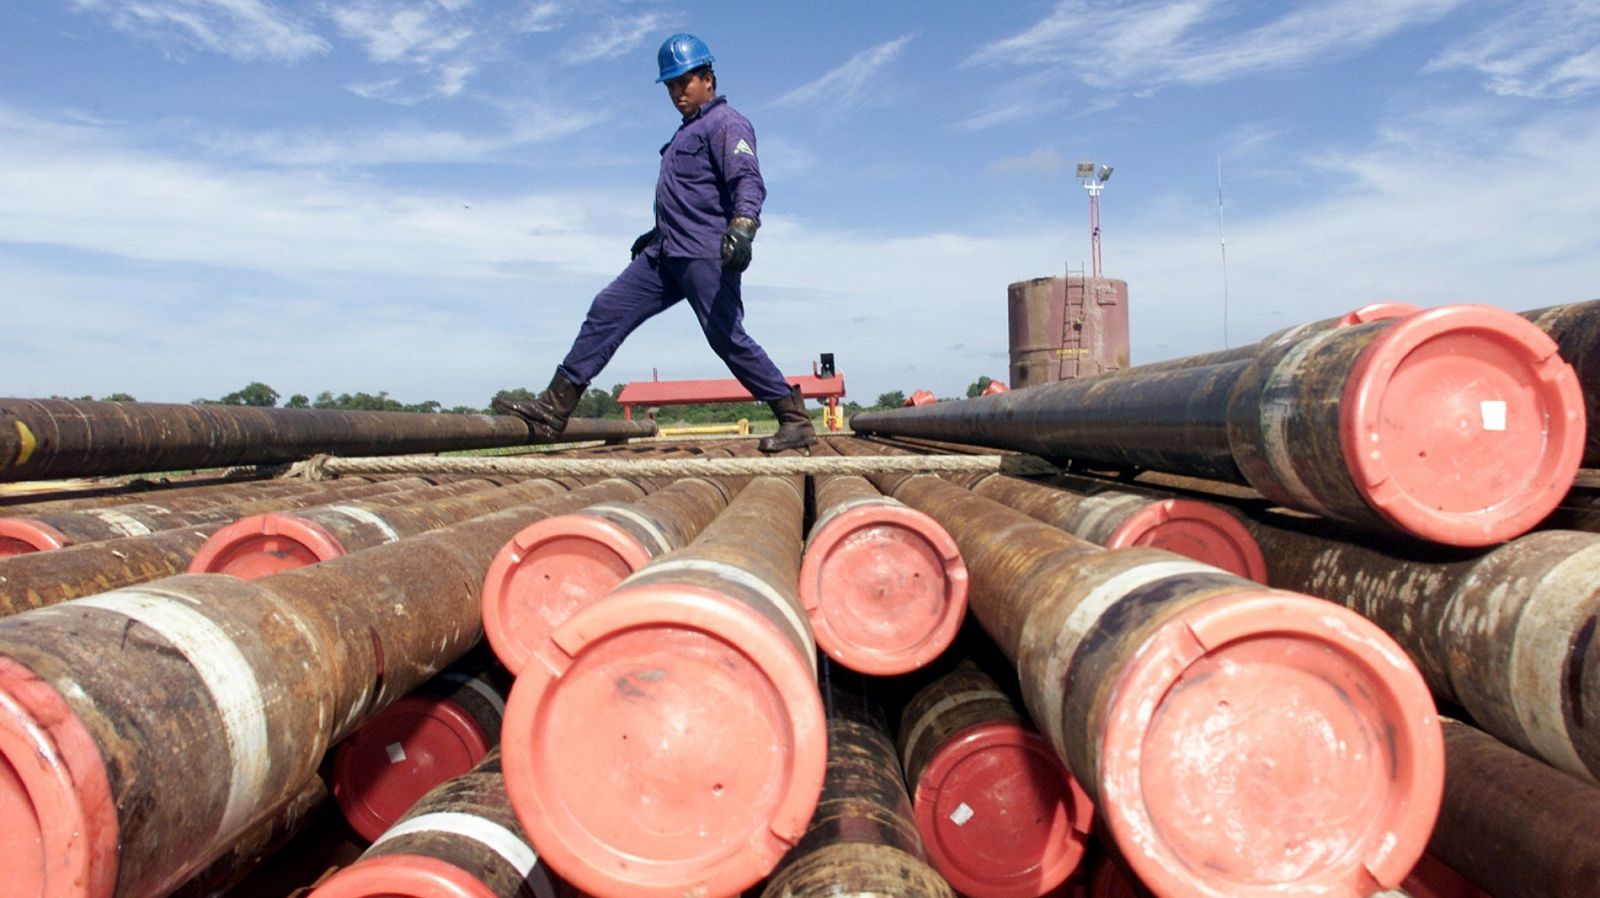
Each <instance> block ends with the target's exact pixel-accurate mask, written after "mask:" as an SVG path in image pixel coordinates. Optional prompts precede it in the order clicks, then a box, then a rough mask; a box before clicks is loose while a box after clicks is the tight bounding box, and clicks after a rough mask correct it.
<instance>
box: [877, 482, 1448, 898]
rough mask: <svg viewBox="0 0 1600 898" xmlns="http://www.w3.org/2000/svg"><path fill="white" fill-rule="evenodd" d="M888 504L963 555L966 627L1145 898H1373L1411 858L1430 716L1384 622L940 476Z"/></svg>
mask: <svg viewBox="0 0 1600 898" xmlns="http://www.w3.org/2000/svg"><path fill="white" fill-rule="evenodd" d="M879 486H880V487H883V486H884V485H883V484H881V483H880V484H879ZM885 489H886V491H889V490H887V488H885ZM892 494H893V495H894V496H895V497H896V498H898V499H900V500H901V501H903V502H905V503H906V504H907V505H910V506H912V507H913V508H918V509H921V510H922V511H925V512H927V513H928V514H930V515H932V516H933V517H934V518H935V519H937V520H939V521H940V522H941V523H943V524H944V525H945V527H946V529H948V530H949V531H950V534H951V535H952V536H954V537H955V539H956V542H957V544H959V545H960V546H961V555H962V557H963V558H964V559H965V560H966V562H967V568H968V570H969V572H970V573H971V576H972V592H971V596H970V605H969V607H970V608H971V611H972V614H973V616H974V617H975V618H976V619H977V620H978V622H979V624H981V625H982V627H983V629H984V630H985V631H986V632H987V633H988V634H989V635H990V637H991V638H992V639H994V641H995V643H996V644H997V645H998V646H999V648H1000V649H1001V651H1002V652H1004V653H1005V655H1006V656H1007V657H1008V658H1009V659H1010V660H1011V662H1012V663H1013V664H1014V665H1016V667H1017V671H1018V674H1019V676H1020V678H1021V683H1022V690H1023V696H1024V699H1025V701H1026V704H1027V708H1028V711H1029V713H1030V715H1031V716H1032V718H1033V720H1034V721H1035V722H1036V723H1037V724H1038V725H1039V728H1040V730H1041V731H1042V732H1043V733H1044V734H1045V736H1046V737H1047V738H1049V739H1050V742H1051V744H1052V746H1053V747H1054V748H1055V750H1056V753H1057V755H1058V756H1059V757H1060V758H1061V759H1062V760H1063V761H1064V762H1065V763H1066V765H1067V769H1068V770H1070V771H1072V773H1073V775H1074V776H1075V777H1077V779H1078V781H1079V783H1081V784H1082V785H1083V787H1084V789H1085V790H1086V791H1087V792H1088V793H1089V795H1090V797H1091V798H1092V799H1094V801H1095V804H1096V806H1097V807H1098V808H1099V809H1100V812H1101V814H1102V816H1103V817H1104V818H1105V820H1106V822H1107V824H1108V826H1109V828H1110V830H1111V834H1112V836H1113V837H1114V838H1115V840H1116V842H1117V844H1118V845H1119V846H1120V848H1121V849H1122V851H1123V853H1125V854H1126V855H1127V856H1128V858H1129V860H1130V863H1132V864H1133V866H1134V868H1135V870H1136V871H1137V872H1138V873H1139V876H1140V877H1141V878H1142V879H1143V880H1144V881H1145V882H1146V883H1148V884H1150V885H1151V887H1152V888H1153V889H1154V890H1155V891H1156V892H1157V893H1158V894H1161V895H1163V896H1167V898H1175V896H1205V898H1224V896H1228V898H1237V896H1240V895H1258V894H1260V895H1265V894H1287V893H1291V892H1297V893H1301V894H1313V893H1314V894H1321V895H1327V896H1352V898H1355V896H1360V898H1365V896H1367V895H1369V894H1371V893H1372V892H1374V891H1377V890H1379V889H1381V888H1385V887H1392V886H1394V885H1396V884H1398V883H1399V882H1400V880H1401V879H1403V878H1404V876H1405V874H1406V872H1407V871H1408V870H1409V869H1410V868H1411V866H1412V864H1413V863H1415V861H1416V859H1417V857H1418V856H1419V855H1421V853H1422V849H1423V845H1424V844H1425V842H1426V840H1427V834H1428V830H1429V828H1430V827H1431V826H1432V824H1433V817H1434V814H1435V813H1436V812H1437V810H1438V804H1439V793H1440V789H1441V787H1442V783H1441V780H1442V778H1443V771H1442V757H1441V753H1442V749H1441V745H1440V736H1439V724H1438V721H1437V719H1436V718H1435V716H1434V710H1433V700H1432V697H1431V696H1429V695H1428V692H1427V688H1426V686H1425V685H1424V683H1423V681H1422V678H1421V677H1420V676H1419V675H1418V674H1417V671H1416V668H1415V667H1413V666H1412V665H1411V663H1410V662H1409V661H1407V660H1406V657H1405V654H1404V652H1402V651H1401V650H1400V648H1399V647H1398V646H1396V645H1395V644H1394V643H1393V641H1391V640H1390V639H1389V638H1388V637H1386V636H1384V635H1383V633H1382V632H1381V631H1379V630H1378V628H1377V627H1375V626H1374V625H1372V624H1371V623H1369V622H1367V621H1365V620H1363V619H1362V618H1361V617H1360V616H1359V615H1356V614H1355V613H1353V612H1351V611H1349V610H1347V609H1344V608H1341V607H1339V606H1338V605H1335V604H1333V603H1330V602H1326V601H1322V600H1320V599H1313V598H1311V597H1309V596H1304V595H1299V594H1296V593H1291V592H1286V591H1282V590H1275V589H1268V588H1266V587H1263V586H1261V585H1260V584H1256V583H1252V582H1250V581H1248V580H1245V579H1243V578H1241V577H1237V576H1234V575H1232V574H1228V573H1225V572H1223V571H1220V570H1217V569H1216V568H1213V567H1210V566H1208V565H1204V564H1201V563H1199V562H1195V561H1191V560H1189V559H1186V558H1180V557H1179V556H1176V555H1173V554H1172V553H1170V552H1165V551H1163V550H1160V549H1149V548H1142V547H1137V548H1129V549H1117V550H1112V551H1108V550H1105V549H1101V548H1100V547H1098V546H1094V545H1092V544H1090V543H1088V542H1086V541H1084V540H1081V539H1078V538H1077V537H1074V536H1071V535H1070V534H1067V533H1065V532H1063V531H1061V530H1059V529H1057V528H1055V527H1051V526H1049V525H1047V524H1044V523H1042V522H1039V521H1036V520H1034V519H1032V518H1030V517H1028V516H1026V515H1024V514H1022V513H1021V512H1018V511H1014V510H1012V509H1010V508H1007V507H1006V506H1004V505H1001V504H999V503H997V502H994V501H993V500H990V499H985V498H983V497H982V496H977V495H974V494H973V493H971V492H970V491H968V490H965V489H962V488H961V487H958V486H956V485H954V484H951V483H949V482H947V481H944V480H942V479H940V478H936V477H930V476H915V477H910V478H906V479H904V480H902V481H901V482H900V483H899V485H898V487H896V488H894V489H893V490H892Z"/></svg>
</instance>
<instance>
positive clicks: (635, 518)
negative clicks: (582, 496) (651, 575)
mask: <svg viewBox="0 0 1600 898" xmlns="http://www.w3.org/2000/svg"><path fill="white" fill-rule="evenodd" d="M581 514H593V515H595V516H597V517H602V518H606V517H616V518H622V519H623V520H625V521H627V522H628V523H630V524H633V525H634V526H636V527H638V528H639V529H640V530H643V531H644V532H645V534H646V535H648V536H649V537H650V540H651V541H652V542H654V543H655V546H654V547H653V548H651V547H649V546H647V547H646V548H650V549H651V552H650V557H651V558H658V557H660V556H662V555H665V554H667V553H668V552H671V551H672V550H673V549H676V548H678V546H674V545H672V544H671V543H670V542H668V540H667V535H666V534H665V533H662V532H661V528H660V527H657V526H656V522H655V521H652V520H650V519H649V518H647V517H645V516H644V515H642V514H640V513H639V512H637V511H635V510H634V509H633V508H631V507H629V506H628V505H627V503H624V502H601V503H600V504H599V505H591V506H589V507H588V508H585V509H584V510H583V511H582V512H581Z"/></svg>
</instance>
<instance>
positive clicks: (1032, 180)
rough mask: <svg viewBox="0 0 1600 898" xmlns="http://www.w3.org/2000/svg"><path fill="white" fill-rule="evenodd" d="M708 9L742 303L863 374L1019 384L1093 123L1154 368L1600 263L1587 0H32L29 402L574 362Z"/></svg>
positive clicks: (14, 85) (24, 354) (5, 18)
mask: <svg viewBox="0 0 1600 898" xmlns="http://www.w3.org/2000/svg"><path fill="white" fill-rule="evenodd" d="M679 30H688V31H693V32H695V33H697V34H699V35H700V36H701V37H703V38H704V39H705V40H706V41H707V42H708V43H709V44H710V45H711V48H712V50H713V52H714V53H715V54H716V56H717V60H718V62H717V69H718V74H719V81H720V86H721V90H722V92H723V94H725V95H726V96H727V97H728V98H729V99H730V101H731V102H732V103H733V105H734V106H736V107H737V108H739V109H740V110H741V111H743V112H744V113H745V114H746V115H747V116H748V117H749V118H750V119H751V120H752V121H753V122H754V124H755V127H756V131H757V134H758V137H759V141H758V146H759V150H760V155H761V159H762V165H763V171H764V173H765V176H766V180H767V186H768V191H769V197H768V201H767V205H766V210H765V213H764V215H763V220H764V227H763V229H762V231H761V234H760V236H759V238H758V239H757V241H756V256H755V263H754V265H753V266H752V268H751V270H750V271H749V273H747V275H746V277H745V301H746V308H747V319H746V321H747V325H748V327H749V329H750V331H751V333H752V334H753V335H754V336H755V337H756V339H757V340H759V341H760V342H761V343H762V344H763V345H764V346H765V347H766V348H767V350H768V352H769V353H770V354H771V355H772V356H773V358H774V360H775V361H776V362H777V363H778V365H779V367H780V368H782V369H783V370H784V371H786V372H789V373H803V372H806V371H809V369H810V364H811V361H812V360H813V359H815V358H816V356H817V354H818V353H819V352H823V351H830V352H833V353H834V354H835V355H836V357H837V359H838V363H839V367H840V369H841V370H842V371H843V372H844V373H845V375H846V378H847V384H848V385H849V387H850V394H851V396H852V397H853V398H856V399H858V400H860V401H863V402H870V401H871V400H872V399H874V398H875V397H876V396H877V395H878V394H879V393H881V392H885V391H888V390H904V391H906V392H907V393H909V392H911V391H912V390H915V389H922V388H925V389H931V390H933V391H934V392H936V393H938V394H940V395H957V394H960V393H961V392H962V391H963V390H964V389H965V387H966V385H967V384H968V383H970V382H971V381H973V380H975V379H976V378H977V377H978V376H980V375H988V376H991V377H996V378H1000V379H1005V378H1006V311H1005V293H1006V285H1007V284H1008V283H1010V282H1012V281H1016V280H1022V279H1026V278H1033V277H1043V276H1048V275H1052V274H1058V273H1061V272H1062V271H1064V270H1065V269H1067V268H1068V267H1071V268H1074V269H1077V268H1081V267H1083V266H1084V264H1085V260H1087V259H1088V256H1089V240H1088V228H1087V199H1086V196H1085V192H1084V190H1083V189H1082V187H1081V186H1079V184H1078V182H1077V181H1076V180H1075V179H1074V177H1073V167H1074V163H1075V162H1077V161H1078V160H1079V159H1093V160H1095V161H1097V162H1101V163H1108V164H1111V165H1114V166H1115V168H1116V173H1115V175H1114V176H1113V178H1112V180H1111V181H1110V183H1109V184H1108V186H1107V189H1106V191H1105V194H1104V197H1103V227H1102V234H1103V242H1104V259H1105V270H1106V274H1107V275H1108V276H1110V277H1118V278H1123V279H1126V280H1127V281H1128V282H1129V285H1130V286H1129V290H1130V293H1131V302H1130V306H1131V318H1132V340H1133V356H1134V360H1135V361H1136V362H1140V361H1145V362H1148V361H1155V360H1159V359H1162V358H1168V357H1172V356H1178V355H1186V354H1190V353H1194V352H1200V351H1206V350H1210V349H1215V348H1218V347H1220V346H1222V345H1223V344H1224V341H1225V340H1226V341H1227V342H1229V343H1231V344H1235V345H1237V344H1238V343H1241V342H1248V341H1250V340H1253V339H1256V338H1259V337H1260V336H1262V335H1264V334H1265V333H1267V332H1269V331H1272V330H1275V329H1277V328H1280V327H1283V326H1287V325H1289V324H1293V323H1296V322H1299V321H1305V320H1311V319H1315V318H1321V317H1327V316H1330V315H1335V314H1339V313H1341V312H1343V311H1345V310H1347V309H1349V308H1353V307H1355V306H1358V305H1361V304H1364V303H1368V302H1374V301H1379V300H1404V301H1409V302H1414V303H1417V304H1420V305H1435V304H1440V303H1446V302H1483V303H1490V304H1493V305H1498V306H1503V307H1505V308H1510V309H1519V310H1520V309H1528V308H1537V307H1540V306H1544V305H1550V304H1554V303H1559V302H1568V301H1576V300H1582V299H1592V298H1595V297H1597V296H1600V226H1597V223H1600V187H1597V186H1596V185H1600V116H1597V115H1596V111H1597V109H1596V107H1597V102H1596V99H1597V94H1600V3H1597V2H1596V0H1551V2H1544V3H1506V2H1494V0H1477V2H1458V0H1387V2H1378V0H1320V2H1306V3H1283V2H1278V3H1267V2H1241V0H1148V2H1134V3H1106V2H1093V0H1035V2H1020V3H1010V4H1000V5H996V4H979V3H955V2H920V3H888V2H884V3H861V2H849V3H846V2H810V3H767V2H749V0H746V2H739V3H725V2H710V0H707V2H671V3H667V2H655V0H585V2H569V0H13V2H8V3H4V4H0V36H3V38H0V39H3V41H4V52H3V53H0V290H3V291H4V296H5V313H4V321H5V324H6V331H7V337H8V339H7V340H6V351H5V352H4V353H3V354H0V394H5V395H12V396H43V395H51V394H60V395H73V396H76V395H83V394H93V395H96V396H99V395H105V394H108V393H111V392H116V391H122V392H128V393H132V394H133V395H135V396H137V397H138V398H140V399H143V400H147V401H177V402H185V401H188V400H190V399H193V398H196V397H201V396H209V397H215V396H219V395H221V394H223V393H227V392H230V391H232V390H234V389H237V388H238V387H241V386H243V385H244V384H246V383H247V382H249V381H253V380H260V381H265V382H266V383H269V384H271V385H272V386H273V387H275V388H277V389H278V390H279V391H280V392H281V393H282V394H283V395H284V396H285V397H287V396H288V395H290V394H291V393H297V392H299V393H307V394H309V395H315V394H316V393H317V392H319V391H321V390H333V391H335V392H354V391H357V390H365V391H368V392H377V391H379V390H387V391H389V392H390V394H391V395H393V396H395V397H396V398H399V399H401V400H403V401H406V402H419V401H422V400H425V399H434V400H438V401H440V402H443V403H444V404H445V405H446V406H450V405H457V404H469V405H483V404H485V403H486V402H487V400H488V398H489V396H490V395H492V394H493V392H494V391H495V390H496V389H499V388H502V387H514V386H523V385H525V386H529V387H533V388H537V387H540V386H542V385H543V384H544V383H545V381H546V380H547V379H548V377H549V372H550V370H551V369H552V368H553V367H554V365H555V363H556V362H557V361H559V359H560V357H561V355H562V354H563V353H564V352H565V350H566V348H567V346H568V344H569V343H570V341H571V339H572V336H573V335H574V333H575V332H576V329H577V326H578V323H579V322H580V321H581V319H582V315H583V312H584V310H585V308H586V307H587V305H588V302H589V300H590V298H591V297H592V296H593V295H594V293H595V292H596V291H597V290H599V289H600V288H601V287H603V286H604V285H605V284H606V283H607V282H608V281H609V280H610V279H611V278H612V277H613V276H615V274H616V273H617V272H618V271H619V270H620V269H621V267H622V266H623V265H624V264H625V263H626V261H627V248H628V245H629V244H630V243H631V242H632V240H633V238H634V237H635V236H636V235H637V234H638V233H639V232H641V231H643V230H645V229H647V228H648V227H649V225H650V204H651V197H652V190H653V185H654V179H655V172H656V164H657V156H656V150H657V148H658V147H659V146H660V145H661V144H662V143H664V142H665V141H666V140H667V138H668V137H669V136H670V135H671V133H672V131H673V129H674V128H675V127H676V124H677V121H676V118H677V116H676V112H675V110H673V109H672V107H671V105H670V104H669V102H668V100H667V97H666V94H665V91H664V90H663V89H662V88H661V87H660V86H659V85H656V84H655V83H654V76H655V51H656V48H657V47H658V46H659V45H660V43H661V41H662V40H663V39H664V38H665V37H666V36H668V35H669V34H671V33H673V32H675V31H679ZM1219 156H1220V158H1221V163H1222V174H1223V178H1224V183H1225V193H1224V199H1225V203H1226V205H1225V212H1226V237H1227V263H1228V267H1227V284H1228V303H1227V310H1226V320H1227V332H1226V334H1224V324H1223V322H1224V308H1223V276H1222V266H1221V253H1220V250H1219V246H1218V243H1219V227H1218V215H1217V163H1218V157H1219ZM652 369H657V370H659V372H660V376H661V377H662V378H695V377H720V376H725V370H724V369H723V368H722V367H721V364H720V363H719V362H718V361H717V359H716V357H715V356H713V355H712V354H711V352H710V350H709V349H707V348H706V347H705V344H704V341H703V339H702V338H701V337H700V335H699V332H698V330H697V328H696V327H695V325H694V320H693V316H692V315H691V314H690V312H689V310H688V309H687V308H686V307H680V308H675V309H673V310H671V311H670V312H668V313H666V314H665V315H663V316H661V317H659V318H657V319H656V320H654V321H652V322H650V323H648V324H646V325H645V326H644V327H643V328H642V329H641V330H640V331H639V332H637V333H636V334H635V335H634V336H633V337H632V338H631V339H630V340H629V342H628V343H627V344H626V345H625V346H624V348H623V350H622V351H621V352H620V353H619V354H618V355H617V357H616V358H615V359H614V360H613V362H612V363H611V366H610V367H609V368H607V369H606V371H605V372H603V373H602V374H601V375H600V378H599V379H598V383H599V384H600V385H602V386H610V385H611V384H614V383H620V382H623V381H626V380H632V379H641V378H648V377H650V376H651V371H652Z"/></svg>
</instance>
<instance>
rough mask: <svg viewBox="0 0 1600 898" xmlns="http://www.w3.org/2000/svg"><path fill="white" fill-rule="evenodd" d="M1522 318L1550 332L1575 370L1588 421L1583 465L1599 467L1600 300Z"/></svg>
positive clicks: (1545, 309)
mask: <svg viewBox="0 0 1600 898" xmlns="http://www.w3.org/2000/svg"><path fill="white" fill-rule="evenodd" d="M1522 317H1524V318H1526V319H1528V320H1529V321H1531V322H1533V324H1534V326H1535V327H1537V328H1539V329H1540V330H1542V331H1544V332H1545V333H1547V334H1549V335H1550V339H1552V340H1554V341H1556V345H1557V346H1558V347H1560V348H1561V357H1562V358H1564V359H1566V360H1567V362H1568V363H1570V364H1571V365H1572V368H1573V370H1574V371H1576V372H1577V373H1578V383H1579V384H1581V385H1582V386H1583V400H1584V405H1585V407H1586V409H1587V411H1588V420H1589V438H1588V441H1587V442H1586V443H1585V449H1584V453H1583V464H1584V467H1588V468H1595V467H1600V300H1589V301H1588V302H1575V303H1570V304H1568V305H1563V306H1550V307H1549V308H1544V309H1534V310H1532V311H1528V312H1523V313H1522Z"/></svg>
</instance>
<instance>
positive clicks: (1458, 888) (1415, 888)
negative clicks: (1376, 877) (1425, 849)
mask: <svg viewBox="0 0 1600 898" xmlns="http://www.w3.org/2000/svg"><path fill="white" fill-rule="evenodd" d="M1400 887H1401V888H1402V889H1405V890H1406V892H1407V893H1408V894H1410V895H1411V898H1492V896H1491V895H1490V894H1489V893H1488V892H1485V891H1484V890H1483V889H1480V888H1478V887H1477V886H1475V885H1473V884H1472V882H1471V881H1469V880H1468V879H1467V878H1466V877H1465V876H1462V875H1461V874H1460V873H1457V872H1456V871H1455V868H1453V867H1451V866H1449V865H1447V864H1446V863H1445V862H1444V861H1441V860H1439V859H1438V858H1436V857H1434V856H1433V855H1431V854H1425V855H1423V856H1422V860H1420V861H1417V866H1416V868H1415V869H1413V870H1412V871H1411V875H1410V876H1407V877H1406V881H1405V882H1403V883H1401V884H1400Z"/></svg>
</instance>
